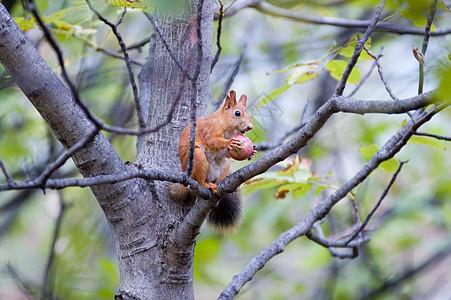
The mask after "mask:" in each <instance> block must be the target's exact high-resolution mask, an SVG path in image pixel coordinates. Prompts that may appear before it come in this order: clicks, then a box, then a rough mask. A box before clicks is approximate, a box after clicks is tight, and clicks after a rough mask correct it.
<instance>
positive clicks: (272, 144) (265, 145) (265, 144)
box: [255, 100, 310, 151]
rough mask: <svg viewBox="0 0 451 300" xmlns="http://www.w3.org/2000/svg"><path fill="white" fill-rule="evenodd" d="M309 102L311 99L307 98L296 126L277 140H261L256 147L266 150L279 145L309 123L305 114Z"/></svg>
mask: <svg viewBox="0 0 451 300" xmlns="http://www.w3.org/2000/svg"><path fill="white" fill-rule="evenodd" d="M309 103H310V102H309V100H307V102H306V103H305V106H304V110H303V111H302V115H301V120H300V122H299V123H298V124H297V125H296V126H294V127H293V128H291V129H290V130H288V131H287V132H285V134H284V135H283V136H282V137H281V138H280V139H279V140H277V141H276V142H261V143H257V144H255V149H256V150H259V151H264V150H269V149H273V148H276V147H279V146H280V145H282V143H283V142H284V141H285V140H286V139H287V138H289V137H290V136H291V135H293V134H294V133H296V132H298V131H299V130H300V129H301V128H302V127H304V126H305V124H306V123H307V120H305V114H306V112H307V108H308V105H309Z"/></svg>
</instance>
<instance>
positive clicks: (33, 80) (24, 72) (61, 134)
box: [0, 0, 214, 299]
mask: <svg viewBox="0 0 451 300" xmlns="http://www.w3.org/2000/svg"><path fill="white" fill-rule="evenodd" d="M202 2H204V3H203V8H202V10H201V11H202V22H201V32H202V54H201V56H200V57H199V56H198V52H197V51H196V50H194V52H193V49H192V48H193V46H194V45H195V40H193V38H192V34H193V32H192V28H193V26H194V27H195V22H194V25H193V22H192V20H196V13H197V11H198V7H197V3H198V2H197V0H194V1H193V3H192V7H193V9H192V12H193V13H191V14H189V15H188V16H187V15H184V16H182V17H180V16H179V17H174V16H172V17H171V16H163V15H157V19H158V22H159V26H160V29H161V31H162V32H163V34H164V38H165V40H166V41H167V43H168V44H169V46H170V48H171V50H172V53H173V54H174V55H175V57H176V58H177V60H178V61H179V62H180V64H181V65H182V66H183V67H184V68H187V70H188V74H190V76H193V74H194V73H195V69H196V67H197V66H200V73H199V76H198V79H197V81H196V90H194V89H193V88H192V85H191V81H190V80H186V79H185V80H183V72H182V71H181V70H180V68H179V66H177V64H176V63H175V62H174V60H173V59H172V58H171V57H170V55H169V53H168V51H167V49H166V48H165V47H164V45H163V43H162V40H161V38H159V37H158V36H157V37H156V44H155V48H154V52H153V53H151V55H150V56H149V60H150V61H149V62H148V63H146V67H149V66H152V68H151V69H147V70H146V72H145V73H143V74H146V73H147V74H150V76H149V78H150V82H147V84H150V87H151V93H146V94H150V96H151V98H150V99H144V101H150V109H149V122H148V123H149V126H150V127H153V126H154V125H156V124H160V123H161V122H162V120H165V119H166V118H167V115H168V110H169V108H170V107H171V105H172V103H173V102H174V101H175V99H176V96H177V94H178V92H179V90H181V91H182V93H181V98H180V101H179V102H178V104H177V105H176V107H175V111H174V113H173V115H172V119H171V122H170V124H169V125H166V126H164V127H162V128H161V129H160V130H158V131H157V132H154V133H151V134H148V135H146V136H145V137H144V139H143V140H144V143H143V144H142V147H140V151H139V154H138V157H137V160H136V164H139V165H141V166H142V167H144V168H151V169H165V170H171V171H176V172H177V171H179V170H180V165H179V162H178V161H179V160H178V156H177V143H178V137H179V136H180V132H181V130H182V129H183V127H184V126H185V125H186V124H187V123H188V120H189V117H190V113H191V111H192V105H191V99H192V97H193V95H196V94H197V98H196V104H197V105H196V107H197V114H202V113H203V112H204V111H205V107H206V103H207V99H208V94H209V74H210V64H211V51H212V46H211V45H212V30H213V9H214V2H213V1H212V0H205V1H201V3H202ZM194 32H195V29H194ZM193 41H194V43H193ZM190 55H194V56H192V57H190ZM189 62H191V63H189ZM0 63H2V64H3V65H4V67H5V69H6V70H7V71H8V72H9V73H10V75H11V76H12V78H13V79H14V80H15V81H16V83H17V84H18V86H19V87H20V88H21V89H22V91H23V92H24V93H25V95H26V96H27V97H28V99H29V100H30V101H31V103H32V104H33V105H34V106H35V107H36V109H37V110H38V111H39V113H40V114H41V115H42V117H43V118H44V119H45V120H46V122H47V123H48V125H49V126H50V128H51V129H52V131H53V132H54V134H55V136H56V137H57V138H58V140H59V141H60V142H61V143H62V144H63V145H64V146H65V147H66V148H70V147H71V146H73V145H74V144H75V143H77V142H78V141H80V140H81V139H83V137H85V136H87V135H88V134H89V133H90V132H91V131H92V130H94V129H95V126H94V125H93V124H92V122H91V121H90V120H89V118H88V117H87V116H86V115H85V113H84V112H83V111H82V109H81V108H80V107H79V106H78V105H77V104H76V103H75V101H74V98H73V95H72V94H71V92H70V90H69V89H68V88H67V87H66V86H65V85H64V84H63V82H62V81H61V80H60V79H59V78H58V77H57V76H56V75H55V74H54V72H53V71H52V70H51V69H50V67H49V66H48V65H47V64H46V62H45V61H44V60H43V59H42V57H41V56H40V55H39V53H38V52H37V51H36V49H35V48H34V47H33V45H32V44H31V43H30V41H29V40H28V39H27V37H26V36H25V35H24V34H23V32H22V31H20V29H19V28H18V26H17V24H15V23H14V21H13V20H12V18H11V16H10V15H9V14H8V12H7V11H6V9H5V8H4V6H3V5H2V4H0ZM141 77H142V78H141ZM141 77H140V79H141V84H146V77H145V76H141ZM142 96H143V97H145V95H142ZM72 158H73V160H74V162H75V164H76V166H77V167H78V169H79V171H80V173H81V174H82V175H83V176H84V177H90V176H95V175H99V174H114V173H117V172H120V171H123V170H126V168H127V166H126V165H125V164H124V163H123V162H122V161H121V160H120V158H119V156H118V155H117V153H116V152H115V150H114V149H113V147H112V146H111V144H110V143H109V142H108V141H107V140H106V138H105V137H104V136H103V134H102V133H100V132H98V133H97V135H96V136H95V137H94V139H93V140H92V141H91V142H90V143H88V144H87V145H86V146H85V147H84V148H83V149H81V150H79V151H78V152H76V154H74V155H73V156H72ZM91 189H92V191H93V193H94V195H95V197H96V198H97V200H98V202H99V204H100V206H101V207H102V209H103V211H104V213H105V216H106V218H107V220H108V222H109V224H110V227H111V231H112V234H113V237H114V240H115V245H116V251H117V257H118V263H119V272H120V286H119V289H118V291H117V294H116V298H117V299H194V290H193V257H194V238H195V237H192V243H190V244H189V245H188V246H187V245H185V244H184V245H178V244H177V243H176V242H175V241H176V240H177V239H174V238H173V233H174V232H176V229H177V226H178V224H180V221H181V220H183V218H184V216H185V215H186V213H187V212H188V210H189V208H190V207H187V206H186V204H185V205H184V204H183V203H176V202H174V201H171V200H170V199H168V196H167V189H166V183H165V182H158V181H146V180H143V179H133V180H129V181H126V182H120V183H116V184H103V185H97V186H94V187H92V188H91Z"/></svg>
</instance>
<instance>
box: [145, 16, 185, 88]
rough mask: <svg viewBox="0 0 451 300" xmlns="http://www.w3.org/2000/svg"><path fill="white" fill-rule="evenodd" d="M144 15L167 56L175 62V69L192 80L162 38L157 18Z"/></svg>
mask: <svg viewBox="0 0 451 300" xmlns="http://www.w3.org/2000/svg"><path fill="white" fill-rule="evenodd" d="M144 15H145V16H146V17H147V19H149V21H150V22H152V24H153V27H154V28H155V31H156V32H157V34H158V36H159V37H160V39H161V42H162V43H163V45H164V47H165V48H166V50H167V51H168V53H169V56H170V57H171V58H172V60H173V61H174V62H175V64H176V65H177V67H178V68H179V69H180V71H182V72H183V74H184V76H186V77H187V78H188V79H189V80H192V77H191V76H190V75H189V74H188V72H187V70H186V68H184V67H183V66H182V63H181V62H180V61H179V60H178V59H177V57H175V54H174V51H172V49H171V46H169V43H168V41H166V38H165V37H164V34H163V32H162V31H161V28H160V26H158V21H157V18H155V16H153V15H152V14H149V13H144Z"/></svg>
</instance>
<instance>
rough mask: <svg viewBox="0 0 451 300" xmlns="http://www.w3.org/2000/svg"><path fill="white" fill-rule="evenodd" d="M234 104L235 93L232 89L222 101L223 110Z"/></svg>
mask: <svg viewBox="0 0 451 300" xmlns="http://www.w3.org/2000/svg"><path fill="white" fill-rule="evenodd" d="M235 105H236V93H235V91H234V90H231V91H230V93H229V95H227V96H226V99H225V102H224V110H226V109H230V108H232V107H233V106H235Z"/></svg>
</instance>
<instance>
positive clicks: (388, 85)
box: [363, 44, 399, 101]
mask: <svg viewBox="0 0 451 300" xmlns="http://www.w3.org/2000/svg"><path fill="white" fill-rule="evenodd" d="M363 49H365V51H366V53H368V55H369V56H371V57H372V58H373V59H374V63H375V64H376V66H377V71H378V72H379V76H380V78H381V80H382V83H383V84H384V86H385V89H386V90H387V92H388V94H389V95H390V97H391V98H392V99H393V100H396V101H398V100H399V98H398V97H396V96H395V94H394V93H393V91H392V89H391V88H390V84H389V83H388V81H387V79H385V76H384V72H383V71H382V65H381V64H380V63H379V58H378V57H377V56H376V55H374V54H373V52H371V51H370V49H368V47H367V46H365V44H364V45H363ZM379 57H380V56H379Z"/></svg>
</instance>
